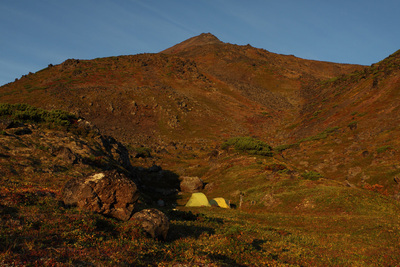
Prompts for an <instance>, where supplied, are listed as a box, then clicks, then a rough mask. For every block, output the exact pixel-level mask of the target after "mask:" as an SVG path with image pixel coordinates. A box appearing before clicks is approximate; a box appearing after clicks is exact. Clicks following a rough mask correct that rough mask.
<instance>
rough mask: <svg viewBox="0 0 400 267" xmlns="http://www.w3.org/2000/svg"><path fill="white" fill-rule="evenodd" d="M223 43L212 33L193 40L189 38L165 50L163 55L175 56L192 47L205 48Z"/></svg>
mask: <svg viewBox="0 0 400 267" xmlns="http://www.w3.org/2000/svg"><path fill="white" fill-rule="evenodd" d="M222 43H223V42H222V41H220V40H219V39H218V38H217V37H216V36H215V35H213V34H211V33H202V34H200V35H198V36H194V37H192V38H189V39H187V40H185V41H183V42H181V43H179V44H177V45H174V46H172V47H170V48H168V49H165V50H164V51H161V53H164V54H175V53H178V52H180V51H182V50H184V49H186V48H188V47H192V46H203V45H209V44H222Z"/></svg>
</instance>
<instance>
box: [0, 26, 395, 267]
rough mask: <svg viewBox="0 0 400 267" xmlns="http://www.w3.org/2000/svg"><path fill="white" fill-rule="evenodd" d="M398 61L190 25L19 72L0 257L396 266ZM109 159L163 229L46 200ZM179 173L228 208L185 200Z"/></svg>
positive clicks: (4, 172) (5, 153)
mask: <svg viewBox="0 0 400 267" xmlns="http://www.w3.org/2000/svg"><path fill="white" fill-rule="evenodd" d="M399 66H400V52H399V51H397V52H395V53H394V54H392V55H390V56H389V57H387V58H386V59H384V60H382V61H380V62H378V63H376V64H373V65H371V66H361V65H353V64H338V63H331V62H321V61H315V60H307V59H301V58H298V57H295V56H293V55H280V54H276V53H272V52H269V51H267V50H264V49H259V48H254V47H252V46H251V45H245V46H241V45H235V44H230V43H225V42H222V41H220V40H219V39H218V38H217V37H215V36H214V35H212V34H210V33H204V34H200V35H199V36H195V37H193V38H190V39H188V40H186V41H183V42H181V43H179V44H177V45H175V46H173V47H171V48H168V49H165V50H163V51H161V52H160V53H154V54H138V55H127V56H117V57H107V58H97V59H92V60H80V59H68V60H66V61H65V62H63V63H61V64H59V65H49V66H48V67H47V68H45V69H43V70H41V71H38V72H36V73H29V74H27V75H24V76H23V77H21V78H20V79H16V81H15V82H12V83H9V84H7V85H4V86H2V87H0V103H4V104H0V176H1V177H0V178H2V179H1V180H0V189H1V190H0V191H1V193H0V194H1V198H0V219H1V220H2V222H4V223H3V224H2V225H1V226H0V265H26V264H29V263H32V264H33V265H52V264H53V265H57V264H56V263H60V264H61V265H62V264H64V265H137V266H148V265H156V264H155V263H154V262H155V261H158V263H157V264H159V265H161V266H164V265H178V264H189V265H190V264H195V265H204V264H211V265H212V266H263V265H273V266H279V265H285V266H286V265H289V266H291V265H293V266H298V265H302V266H331V265H342V266H350V265H357V266H365V265H388V266H392V265H393V266H394V265H396V264H397V263H398V262H399V261H400V258H399V256H398V253H397V251H398V249H399V247H398V240H399V238H400V236H399V231H398V230H399V229H400V225H399V220H398V213H399V211H400V204H399V201H398V200H399V199H400V193H399V183H400V179H399V176H398V175H399V174H400V164H399V161H398V158H399V154H398V153H399V148H400V140H399V138H397V137H398V136H399V134H400V128H399V126H398V125H399V123H398V122H399V119H400V117H399V116H400V115H399V112H398V111H399V108H400V107H399V102H398V101H397V100H398V98H399V90H398V88H400V72H399V71H400V67H399ZM19 103H26V104H28V105H26V104H19ZM11 104H16V105H11ZM60 110H63V111H60ZM110 169H112V170H118V171H119V172H124V173H125V174H126V175H127V176H128V177H130V178H131V179H133V180H134V181H135V183H137V184H138V186H139V189H140V192H141V194H142V196H141V199H140V205H142V206H143V207H157V208H159V209H163V211H165V213H166V214H167V215H168V216H169V218H170V224H171V227H170V233H169V236H168V238H167V242H164V243H163V242H160V241H149V240H148V239H145V237H144V236H143V235H142V232H141V231H140V230H139V229H138V228H137V226H136V225H132V223H130V222H120V221H116V220H114V219H112V218H105V217H100V215H93V214H89V213H84V212H81V211H77V210H75V209H68V208H67V207H64V206H63V205H61V204H60V203H59V195H60V191H61V188H62V186H63V184H64V183H65V182H66V181H68V180H70V179H72V178H76V177H84V176H87V175H89V174H91V173H93V172H98V171H103V170H110ZM182 177H189V178H190V177H200V178H201V180H202V181H203V182H204V185H205V186H204V188H203V189H202V192H203V193H205V194H206V195H207V197H209V198H210V199H211V198H215V197H223V198H225V199H229V200H230V202H231V204H232V207H236V208H237V209H229V210H221V209H214V208H199V209H198V210H194V209H190V208H186V207H184V204H185V203H186V201H187V200H188V199H189V197H190V193H185V192H181V191H180V190H179V186H177V184H179V179H183V178H182ZM188 180H190V179H188ZM197 180H198V179H197ZM171 192H172V195H171ZM159 203H162V204H163V205H161V206H162V207H161V206H157V205H159ZM343 241H344V242H343ZM382 248H384V249H382ZM78 252H79V253H78Z"/></svg>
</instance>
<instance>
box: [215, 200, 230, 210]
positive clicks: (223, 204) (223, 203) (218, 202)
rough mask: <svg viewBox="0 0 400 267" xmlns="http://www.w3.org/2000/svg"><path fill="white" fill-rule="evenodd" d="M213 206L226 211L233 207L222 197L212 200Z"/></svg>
mask: <svg viewBox="0 0 400 267" xmlns="http://www.w3.org/2000/svg"><path fill="white" fill-rule="evenodd" d="M210 204H211V206H217V207H220V208H224V209H229V208H230V207H231V205H230V203H229V201H228V200H226V199H225V198H222V197H217V198H213V199H211V200H210Z"/></svg>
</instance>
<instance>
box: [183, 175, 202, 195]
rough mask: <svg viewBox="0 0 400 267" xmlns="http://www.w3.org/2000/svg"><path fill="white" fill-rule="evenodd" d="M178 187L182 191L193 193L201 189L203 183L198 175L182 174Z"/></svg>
mask: <svg viewBox="0 0 400 267" xmlns="http://www.w3.org/2000/svg"><path fill="white" fill-rule="evenodd" d="M180 187H181V191H182V192H188V193H193V192H197V191H200V190H202V189H203V187H204V183H203V181H202V180H201V179H200V178H199V177H190V176H183V177H181V184H180Z"/></svg>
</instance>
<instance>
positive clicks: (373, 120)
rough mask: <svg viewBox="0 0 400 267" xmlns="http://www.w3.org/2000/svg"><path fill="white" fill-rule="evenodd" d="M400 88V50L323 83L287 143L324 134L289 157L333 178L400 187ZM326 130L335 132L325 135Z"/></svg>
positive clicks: (289, 152)
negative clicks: (375, 62) (379, 60)
mask: <svg viewBox="0 0 400 267" xmlns="http://www.w3.org/2000/svg"><path fill="white" fill-rule="evenodd" d="M399 88H400V53H399V51H398V52H396V53H394V54H393V55H391V56H389V57H388V58H386V59H384V60H382V61H381V62H379V63H377V64H374V65H372V66H370V67H366V68H365V69H364V70H361V71H356V72H353V73H351V74H347V75H342V76H340V77H337V78H335V79H331V80H328V81H325V82H321V83H320V84H319V86H318V87H316V91H317V92H318V94H316V95H315V96H314V97H313V98H312V99H310V101H309V103H308V105H305V106H304V108H303V110H302V115H301V116H299V118H298V119H297V120H296V122H295V123H293V124H292V126H290V127H288V128H287V137H288V138H287V140H286V141H285V142H286V143H295V142H298V141H299V140H304V139H307V137H310V136H314V137H318V136H319V137H322V138H320V139H319V140H317V139H318V138H314V140H309V141H307V142H301V145H300V146H298V147H296V148H294V149H289V150H287V151H285V152H284V154H285V157H286V158H290V159H292V160H294V161H295V162H294V164H297V165H299V166H302V167H303V168H304V169H312V170H315V171H318V172H321V173H324V174H325V175H326V176H327V177H330V178H335V179H339V180H348V181H350V182H351V183H353V184H355V185H357V186H363V185H365V184H366V183H368V184H373V185H374V184H379V185H383V186H384V187H385V188H387V189H388V190H389V191H391V192H396V190H397V191H398V184H397V183H396V182H395V180H394V178H395V177H396V176H397V175H399V174H400V165H399V161H398V156H399V152H400V139H399V138H398V136H400V127H399V122H400V113H399V111H400V104H399V101H398V100H399V98H400V93H399ZM289 128H290V129H289ZM326 129H335V130H334V131H332V133H331V134H329V135H327V136H323V135H321V134H320V133H322V132H324V131H326ZM308 139H310V138H308Z"/></svg>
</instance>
